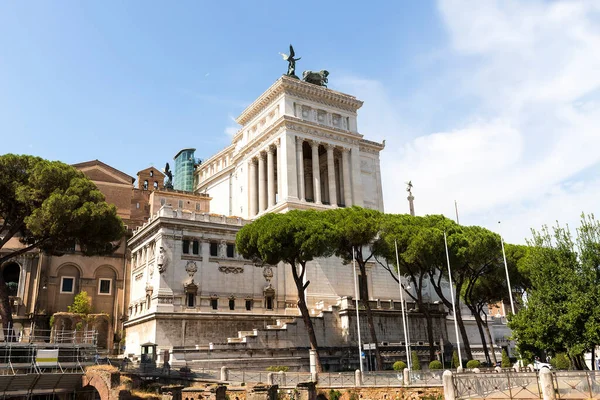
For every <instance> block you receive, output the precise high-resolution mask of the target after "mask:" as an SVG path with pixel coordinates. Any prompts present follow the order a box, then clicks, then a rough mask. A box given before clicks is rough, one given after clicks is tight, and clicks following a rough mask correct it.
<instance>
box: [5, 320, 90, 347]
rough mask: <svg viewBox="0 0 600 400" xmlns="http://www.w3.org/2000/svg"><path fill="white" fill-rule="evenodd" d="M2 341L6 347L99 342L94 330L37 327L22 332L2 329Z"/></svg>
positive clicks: (10, 328)
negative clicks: (30, 344)
mask: <svg viewBox="0 0 600 400" xmlns="http://www.w3.org/2000/svg"><path fill="white" fill-rule="evenodd" d="M0 341H1V342H3V344H5V345H9V344H11V345H12V344H17V343H70V344H87V345H91V346H95V345H96V343H97V341H98V331H96V330H94V329H85V330H84V329H82V330H65V329H37V328H35V325H33V326H31V327H28V328H27V329H21V330H16V329H14V328H12V327H9V328H5V329H0Z"/></svg>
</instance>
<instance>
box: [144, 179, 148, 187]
mask: <svg viewBox="0 0 600 400" xmlns="http://www.w3.org/2000/svg"><path fill="white" fill-rule="evenodd" d="M144 190H148V179H146V180H145V181H144Z"/></svg>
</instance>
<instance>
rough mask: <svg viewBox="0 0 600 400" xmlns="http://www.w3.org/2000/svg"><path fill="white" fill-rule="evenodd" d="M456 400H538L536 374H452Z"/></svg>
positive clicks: (538, 386) (506, 372)
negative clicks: (478, 399)
mask: <svg viewBox="0 0 600 400" xmlns="http://www.w3.org/2000/svg"><path fill="white" fill-rule="evenodd" d="M453 383H454V387H455V391H456V398H457V399H473V398H486V399H527V398H532V399H538V398H541V389H540V385H539V380H538V375H537V373H536V372H509V371H502V372H491V373H473V372H467V373H460V374H453Z"/></svg>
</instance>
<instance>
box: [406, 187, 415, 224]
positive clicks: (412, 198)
mask: <svg viewBox="0 0 600 400" xmlns="http://www.w3.org/2000/svg"><path fill="white" fill-rule="evenodd" d="M412 188H413V184H412V181H408V183H407V184H406V191H407V192H408V197H407V198H406V200H408V209H409V211H410V215H412V216H413V217H414V216H415V203H414V201H415V196H413V194H412Z"/></svg>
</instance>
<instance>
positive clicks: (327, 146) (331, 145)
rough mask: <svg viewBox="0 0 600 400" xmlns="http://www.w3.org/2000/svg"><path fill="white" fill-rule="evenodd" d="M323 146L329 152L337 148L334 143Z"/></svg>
mask: <svg viewBox="0 0 600 400" xmlns="http://www.w3.org/2000/svg"><path fill="white" fill-rule="evenodd" d="M323 146H325V148H326V149H327V150H335V148H336V147H337V146H336V145H335V144H332V143H323Z"/></svg>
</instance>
